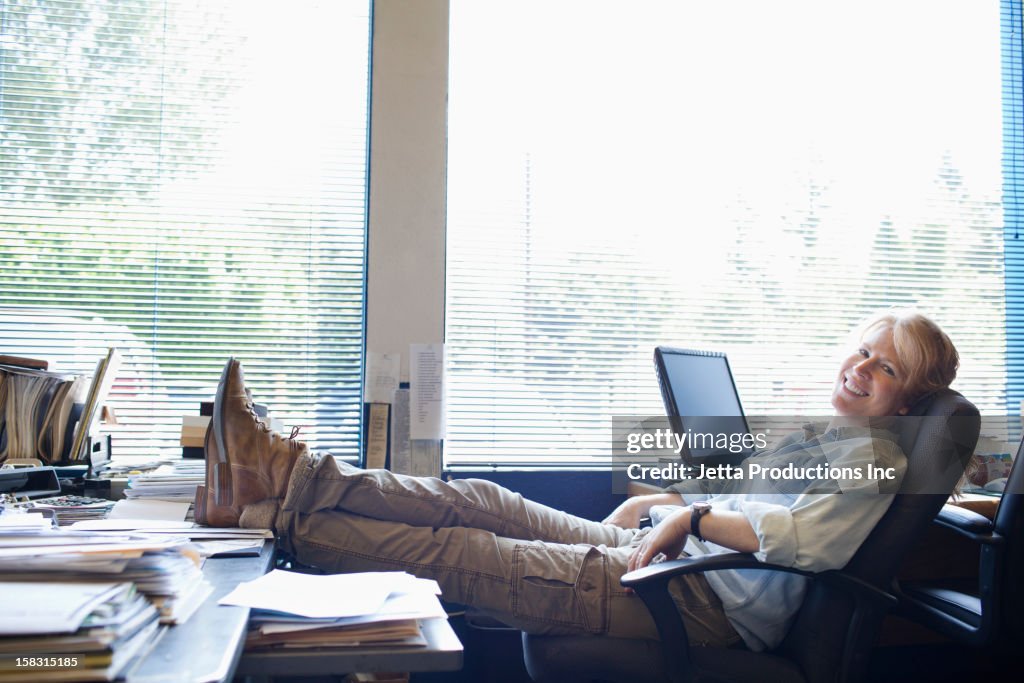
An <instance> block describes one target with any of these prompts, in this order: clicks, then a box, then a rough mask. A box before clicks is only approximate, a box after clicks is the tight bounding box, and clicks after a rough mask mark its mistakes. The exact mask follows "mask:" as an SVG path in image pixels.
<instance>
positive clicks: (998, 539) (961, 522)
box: [935, 504, 1003, 545]
mask: <svg viewBox="0 0 1024 683" xmlns="http://www.w3.org/2000/svg"><path fill="white" fill-rule="evenodd" d="M935 523H936V524H938V525H940V526H944V527H946V528H947V529H952V530H953V531H955V532H957V533H958V534H960V535H961V536H966V537H967V538H969V539H971V540H972V541H976V542H977V543H982V544H985V545H1000V544H1001V543H1002V542H1003V538H1002V536H1000V535H999V534H996V533H994V531H995V524H993V523H992V520H990V519H989V518H988V517H985V516H984V515H979V514H978V513H977V512H975V511H973V510H968V509H967V508H964V507H960V506H959V505H949V504H947V505H943V506H942V509H941V510H939V514H938V515H936V517H935Z"/></svg>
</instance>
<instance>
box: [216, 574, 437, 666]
mask: <svg viewBox="0 0 1024 683" xmlns="http://www.w3.org/2000/svg"><path fill="white" fill-rule="evenodd" d="M440 593H441V591H440V588H439V587H438V585H437V582H435V581H429V580H426V579H417V578H416V577H414V576H412V575H410V574H406V573H404V572H366V573H360V574H332V575H326V576H320V575H312V574H299V573H295V572H285V571H280V570H274V571H272V572H270V573H269V574H266V575H265V576H262V577H260V578H259V579H256V580H254V581H249V582H247V583H243V584H240V585H239V586H238V588H236V589H235V590H234V591H232V592H231V593H230V594H228V595H226V596H224V597H223V598H221V600H220V604H222V605H242V606H246V607H250V608H252V609H253V612H252V614H251V615H250V617H249V627H250V630H249V635H248V637H247V639H246V647H247V648H249V649H264V648H276V647H287V648H293V647H347V646H354V645H362V646H366V645H389V646H393V645H407V646H423V645H426V641H425V640H424V638H423V635H422V633H421V632H420V628H419V620H420V619H428V618H434V617H441V618H444V617H445V612H444V609H443V608H442V607H441V604H440V602H439V601H438V599H437V596H438V595H440Z"/></svg>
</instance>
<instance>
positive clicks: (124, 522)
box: [68, 517, 195, 534]
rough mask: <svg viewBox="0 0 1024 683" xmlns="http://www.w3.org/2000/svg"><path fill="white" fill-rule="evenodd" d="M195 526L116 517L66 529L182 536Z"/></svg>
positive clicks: (87, 522) (169, 520) (185, 523)
mask: <svg viewBox="0 0 1024 683" xmlns="http://www.w3.org/2000/svg"><path fill="white" fill-rule="evenodd" d="M194 526H195V525H194V524H193V523H192V522H178V521H175V520H172V519H133V518H131V517H118V518H114V519H112V518H110V517H108V518H107V519H87V520H83V521H81V522H75V523H74V524H72V525H71V526H69V527H68V529H70V530H71V531H180V532H182V533H183V534H184V533H185V532H187V531H188V530H189V529H191V528H192V527H194Z"/></svg>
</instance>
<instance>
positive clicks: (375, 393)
mask: <svg viewBox="0 0 1024 683" xmlns="http://www.w3.org/2000/svg"><path fill="white" fill-rule="evenodd" d="M401 368H402V354H400V353H379V352H377V351H367V352H366V391H365V392H364V394H363V401H365V402H366V403H391V402H392V401H393V400H394V397H395V389H397V388H398V373H399V372H400V371H401Z"/></svg>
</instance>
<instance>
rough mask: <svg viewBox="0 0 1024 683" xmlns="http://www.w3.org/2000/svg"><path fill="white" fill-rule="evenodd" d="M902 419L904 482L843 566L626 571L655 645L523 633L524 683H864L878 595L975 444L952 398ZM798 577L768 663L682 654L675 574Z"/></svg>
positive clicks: (744, 656)
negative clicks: (798, 590) (799, 593)
mask: <svg viewBox="0 0 1024 683" xmlns="http://www.w3.org/2000/svg"><path fill="white" fill-rule="evenodd" d="M911 415H916V416H925V417H926V418H928V419H925V420H911V421H905V423H904V425H903V426H902V427H901V433H900V445H901V446H902V447H903V450H904V452H905V453H906V454H907V460H908V466H907V473H906V476H905V478H904V480H903V483H902V485H901V487H900V492H899V493H898V494H897V495H896V497H895V499H894V500H893V502H892V505H890V507H889V509H888V511H887V512H886V514H885V515H884V516H883V517H882V519H881V520H880V521H879V522H878V524H877V525H876V526H875V529H874V530H873V531H872V532H871V534H870V535H869V536H868V538H867V539H866V540H865V541H864V543H863V544H862V545H861V547H860V549H858V551H857V553H856V554H855V555H854V557H853V558H852V559H851V560H850V562H849V563H847V565H846V567H844V568H843V569H842V570H840V571H827V572H822V573H819V574H810V573H807V572H801V571H799V570H795V569H791V568H788V567H779V566H773V565H768V564H765V563H761V562H759V561H757V560H756V559H755V558H754V557H753V556H752V555H747V554H742V553H730V554H725V555H717V556H706V557H696V558H686V559H681V560H673V561H671V562H663V563H660V564H657V565H653V566H650V567H645V568H644V569H641V570H639V571H636V572H631V573H630V574H627V575H626V576H624V577H622V584H623V585H626V586H630V587H632V588H633V589H634V590H636V592H637V594H638V595H639V596H640V598H641V599H643V601H644V603H645V604H646V605H647V608H648V610H650V612H651V615H652V616H653V617H654V620H655V623H656V624H657V627H658V633H659V636H660V639H659V640H658V641H649V640H639V639H624V638H607V637H585V636H534V635H529V634H523V656H524V659H525V662H526V668H527V670H528V671H529V673H530V676H531V677H532V678H533V680H534V681H537V682H538V683H540V682H551V683H553V682H555V681H558V682H560V683H569V682H570V681H591V680H600V681H621V682H622V683H646V682H648V681H650V682H652V683H663V682H665V681H670V682H679V681H694V680H698V681H706V680H710V681H766V680H770V681H773V682H775V683H784V682H790V681H792V682H793V683H796V682H800V683H819V682H822V683H823V682H825V681H828V682H830V683H836V682H837V681H838V682H845V681H857V680H861V679H863V677H864V672H865V668H866V665H867V658H868V654H869V652H870V649H871V647H872V645H873V644H874V641H875V639H876V637H877V634H878V628H879V625H880V624H881V621H882V619H883V617H884V616H885V614H886V612H888V610H889V609H891V607H892V606H893V605H894V604H895V602H896V599H895V597H894V596H892V595H891V594H889V593H888V592H887V590H888V589H889V588H890V586H891V583H892V581H893V579H894V577H895V575H896V571H897V569H898V568H899V565H900V562H901V560H902V558H903V556H904V554H905V552H906V550H907V549H908V548H909V547H911V546H912V545H913V543H912V541H913V540H914V539H916V538H918V537H920V535H921V534H922V533H923V531H924V530H925V529H926V528H927V527H928V525H929V524H930V523H931V520H932V519H933V518H934V517H935V515H936V513H938V511H939V510H940V509H941V508H942V506H943V504H944V503H945V501H946V499H947V498H948V492H950V491H952V490H953V487H954V486H955V485H956V482H957V480H958V479H959V477H960V475H961V474H962V473H963V467H964V465H965V464H966V462H967V460H968V459H969V458H970V456H971V454H972V452H973V450H974V446H975V444H976V442H977V439H978V431H979V427H980V418H979V417H978V410H977V408H975V407H974V405H973V404H971V403H970V402H969V401H968V400H967V399H965V398H964V397H963V396H961V395H960V394H958V393H957V392H955V391H952V390H948V389H947V390H944V391H940V392H937V393H936V394H933V395H932V396H929V397H927V398H926V399H923V400H922V401H920V402H918V404H917V405H916V406H915V407H914V409H913V410H912V411H911ZM738 568H747V569H758V570H765V571H786V572H795V573H799V574H804V575H806V576H809V577H811V578H812V579H813V580H812V582H811V585H810V586H809V587H808V591H807V595H806V597H805V598H804V601H803V604H802V606H801V608H800V610H799V612H798V613H797V615H796V618H795V620H794V622H793V625H792V626H791V628H790V630H789V632H788V634H787V635H786V638H785V639H784V640H783V642H782V644H781V645H780V646H779V647H778V648H776V649H775V650H774V651H772V652H770V653H755V652H751V651H748V650H743V649H720V648H700V647H695V648H690V647H689V640H688V638H687V634H686V627H685V625H684V623H683V621H682V619H681V618H680V616H679V613H678V612H677V611H676V609H675V607H674V605H673V602H672V598H671V597H670V595H669V592H668V583H669V580H670V579H671V578H672V577H674V576H677V575H679V574H684V573H690V572H703V571H715V570H720V569H738Z"/></svg>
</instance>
